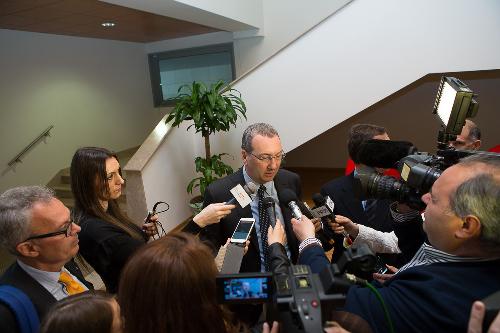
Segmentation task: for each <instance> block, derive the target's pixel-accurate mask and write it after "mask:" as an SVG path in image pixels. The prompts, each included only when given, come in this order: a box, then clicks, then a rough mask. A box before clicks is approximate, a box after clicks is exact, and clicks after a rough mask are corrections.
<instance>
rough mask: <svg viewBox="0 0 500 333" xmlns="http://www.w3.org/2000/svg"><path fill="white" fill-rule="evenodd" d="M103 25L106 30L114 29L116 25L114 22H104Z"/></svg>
mask: <svg viewBox="0 0 500 333" xmlns="http://www.w3.org/2000/svg"><path fill="white" fill-rule="evenodd" d="M101 25H102V26H103V27H106V28H110V27H114V26H115V25H116V23H114V22H102V23H101Z"/></svg>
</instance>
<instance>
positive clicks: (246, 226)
mask: <svg viewBox="0 0 500 333" xmlns="http://www.w3.org/2000/svg"><path fill="white" fill-rule="evenodd" d="M252 224H253V223H252V222H245V221H240V223H239V224H238V229H236V230H235V232H234V234H233V237H232V238H234V239H246V238H247V235H248V233H249V232H250V228H251V227H252Z"/></svg>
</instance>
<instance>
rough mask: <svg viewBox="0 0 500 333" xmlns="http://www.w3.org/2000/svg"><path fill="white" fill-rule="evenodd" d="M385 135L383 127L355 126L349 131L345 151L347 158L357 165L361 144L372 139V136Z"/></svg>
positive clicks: (370, 125)
mask: <svg viewBox="0 0 500 333" xmlns="http://www.w3.org/2000/svg"><path fill="white" fill-rule="evenodd" d="M385 133H387V131H386V130H385V128H384V127H382V126H377V125H372V124H356V125H354V126H352V127H351V129H350V130H349V139H348V140H347V150H348V151H349V157H350V158H351V159H352V160H353V161H354V163H359V160H358V156H357V155H358V151H359V147H360V146H361V144H362V143H363V142H364V141H366V140H370V139H372V138H373V137H374V136H377V135H382V134H385Z"/></svg>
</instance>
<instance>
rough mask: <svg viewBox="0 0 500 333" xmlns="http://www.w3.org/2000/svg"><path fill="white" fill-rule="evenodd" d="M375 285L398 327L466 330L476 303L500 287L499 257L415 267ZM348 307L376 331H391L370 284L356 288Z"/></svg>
mask: <svg viewBox="0 0 500 333" xmlns="http://www.w3.org/2000/svg"><path fill="white" fill-rule="evenodd" d="M376 286H377V287H378V288H377V289H378V291H379V292H380V294H381V296H382V298H383V300H384V302H385V304H386V305H387V307H388V310H389V313H390V316H391V319H392V322H393V324H394V330H395V332H408V333H412V332H466V331H467V323H468V320H469V314H470V309H471V307H472V303H473V302H474V301H475V300H480V299H482V298H484V297H486V296H488V295H490V294H492V293H494V292H495V291H498V290H499V289H500V260H495V261H487V262H474V263H473V262H470V263H464V262H461V263H436V264H431V265H427V266H418V267H412V268H408V269H407V270H405V271H403V272H401V273H398V274H396V275H395V276H394V277H393V278H392V279H390V280H388V281H386V282H385V283H384V285H380V284H376ZM344 310H345V311H347V312H351V313H354V314H357V315H359V316H361V317H362V318H364V319H365V320H366V321H367V322H368V323H369V324H370V326H371V328H372V330H373V331H374V332H388V331H389V330H388V327H387V323H386V320H385V318H384V312H383V310H382V306H381V304H380V303H379V301H378V300H377V298H376V296H375V294H373V293H372V292H371V291H370V290H369V289H368V288H362V287H351V289H350V290H349V293H348V294H347V300H346V305H345V309H344Z"/></svg>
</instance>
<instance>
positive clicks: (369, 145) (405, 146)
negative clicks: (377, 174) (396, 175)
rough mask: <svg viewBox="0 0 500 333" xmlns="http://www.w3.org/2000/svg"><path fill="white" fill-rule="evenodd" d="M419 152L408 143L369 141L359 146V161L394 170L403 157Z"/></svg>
mask: <svg viewBox="0 0 500 333" xmlns="http://www.w3.org/2000/svg"><path fill="white" fill-rule="evenodd" d="M417 152H418V150H417V148H416V147H415V146H413V144H412V143H411V142H408V141H390V140H367V141H365V142H363V143H362V144H361V145H360V146H359V151H358V154H357V156H356V157H357V158H358V161H359V162H360V163H362V164H364V165H367V166H371V167H376V168H394V167H395V165H396V163H397V162H398V161H399V160H401V159H402V158H403V157H406V156H408V155H412V154H415V153H417Z"/></svg>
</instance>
